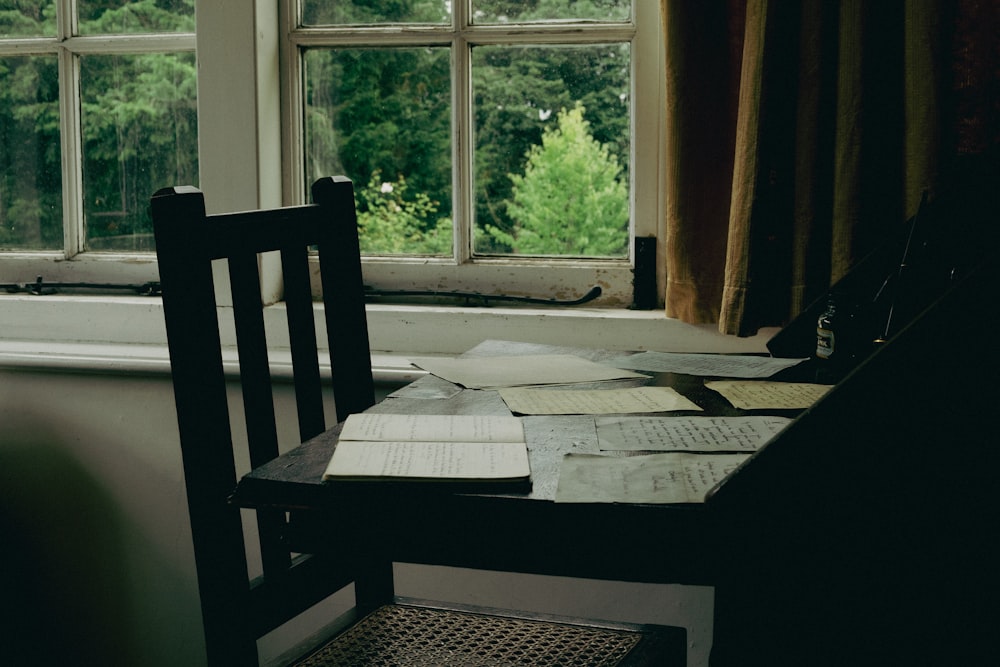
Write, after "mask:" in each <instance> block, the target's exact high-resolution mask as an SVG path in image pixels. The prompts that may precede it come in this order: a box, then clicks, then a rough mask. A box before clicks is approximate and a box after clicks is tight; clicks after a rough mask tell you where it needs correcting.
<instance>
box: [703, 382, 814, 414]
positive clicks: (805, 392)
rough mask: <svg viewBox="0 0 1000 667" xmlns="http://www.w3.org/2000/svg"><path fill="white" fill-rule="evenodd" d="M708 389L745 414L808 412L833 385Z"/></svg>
mask: <svg viewBox="0 0 1000 667" xmlns="http://www.w3.org/2000/svg"><path fill="white" fill-rule="evenodd" d="M705 386H706V387H708V388H709V389H712V390H714V391H717V392H719V393H720V394H722V395H723V396H724V397H725V398H726V400H728V401H729V402H730V403H732V404H733V407H736V408H740V409H743V410H786V409H799V408H808V407H809V406H811V405H812V404H813V403H815V402H816V401H818V400H819V399H821V398H822V397H823V395H824V394H826V392H828V391H830V385H825V384H810V383H808V382H768V381H760V382H741V381H738V380H715V381H712V382H706V383H705Z"/></svg>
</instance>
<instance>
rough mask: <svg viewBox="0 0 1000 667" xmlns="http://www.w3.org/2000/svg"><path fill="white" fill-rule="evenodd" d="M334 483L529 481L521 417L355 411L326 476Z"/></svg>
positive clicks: (480, 483)
mask: <svg viewBox="0 0 1000 667" xmlns="http://www.w3.org/2000/svg"><path fill="white" fill-rule="evenodd" d="M323 479H324V481H332V482H397V483H400V482H459V483H471V484H475V485H482V486H492V485H497V484H511V485H524V484H530V479H531V468H530V465H529V463H528V448H527V445H526V444H525V438H524V428H523V426H522V424H521V420H520V419H519V418H517V417H503V416H466V415H394V414H367V413H362V414H354V415H351V416H349V417H348V418H347V421H346V422H345V423H344V428H343V430H342V431H341V434H340V439H339V440H338V442H337V447H336V449H335V450H334V453H333V456H332V457H331V458H330V463H329V465H328V466H327V468H326V471H325V472H324V474H323Z"/></svg>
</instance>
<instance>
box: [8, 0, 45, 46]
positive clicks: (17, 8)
mask: <svg viewBox="0 0 1000 667" xmlns="http://www.w3.org/2000/svg"><path fill="white" fill-rule="evenodd" d="M55 4H56V3H55V0H35V2H31V1H30V0H22V1H21V2H14V3H11V2H0V37H52V36H54V35H55V34H56V7H55Z"/></svg>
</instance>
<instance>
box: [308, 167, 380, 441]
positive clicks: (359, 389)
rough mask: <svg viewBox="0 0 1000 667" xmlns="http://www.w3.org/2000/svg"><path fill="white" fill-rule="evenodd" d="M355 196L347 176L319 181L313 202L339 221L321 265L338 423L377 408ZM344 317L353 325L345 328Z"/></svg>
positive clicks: (329, 232) (327, 233)
mask: <svg viewBox="0 0 1000 667" xmlns="http://www.w3.org/2000/svg"><path fill="white" fill-rule="evenodd" d="M353 193H354V185H353V184H352V183H351V181H350V180H349V179H347V178H344V177H342V176H338V177H335V178H324V179H321V180H319V181H316V183H314V184H313V188H312V195H313V201H314V202H316V203H317V204H320V205H321V206H323V207H324V208H325V209H326V210H327V211H328V212H329V213H330V214H331V215H332V217H333V219H334V221H335V223H334V224H333V225H331V226H326V227H323V228H322V230H321V234H322V237H321V240H320V248H319V261H320V271H321V278H322V285H323V299H324V301H325V302H326V309H325V311H326V335H327V338H328V340H329V344H330V365H331V366H332V371H333V396H334V401H335V403H336V406H337V420H338V421H343V420H344V419H347V416H348V415H350V414H353V413H356V412H363V411H364V410H366V409H368V408H370V407H371V406H373V405H375V382H374V380H373V378H372V365H371V350H370V348H369V341H368V323H367V322H368V320H367V317H366V316H365V300H364V284H363V281H362V273H361V251H360V250H359V248H358V231H357V230H358V218H357V214H356V212H355V210H354V194H353ZM340 317H342V318H344V321H346V322H351V323H352V326H349V327H348V326H340V325H339V318H340Z"/></svg>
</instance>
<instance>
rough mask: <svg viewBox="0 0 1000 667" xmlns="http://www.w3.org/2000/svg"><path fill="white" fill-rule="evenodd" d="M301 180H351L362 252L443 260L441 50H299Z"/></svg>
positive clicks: (446, 143)
mask: <svg viewBox="0 0 1000 667" xmlns="http://www.w3.org/2000/svg"><path fill="white" fill-rule="evenodd" d="M305 71H306V78H305V80H306V109H305V113H306V118H305V128H306V129H305V135H306V136H305V144H306V147H305V159H306V182H307V183H312V182H313V181H314V180H315V179H316V178H319V177H321V176H333V175H345V176H348V177H349V178H350V179H351V180H353V181H354V188H355V193H356V196H357V203H358V224H359V227H360V230H361V249H362V251H363V252H365V253H366V254H419V255H450V254H451V247H452V231H451V120H450V119H451V116H450V111H449V110H450V105H451V84H450V77H449V51H448V49H446V48H400V49H312V50H309V51H307V52H306V54H305Z"/></svg>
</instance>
